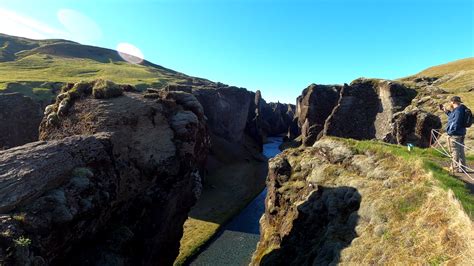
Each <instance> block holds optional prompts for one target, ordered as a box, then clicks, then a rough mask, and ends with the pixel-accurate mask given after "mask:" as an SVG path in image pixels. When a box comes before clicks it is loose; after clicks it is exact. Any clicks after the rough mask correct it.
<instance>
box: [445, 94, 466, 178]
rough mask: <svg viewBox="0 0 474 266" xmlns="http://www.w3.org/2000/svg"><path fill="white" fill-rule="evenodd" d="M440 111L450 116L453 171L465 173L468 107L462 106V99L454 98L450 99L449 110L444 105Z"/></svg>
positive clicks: (449, 134) (448, 132) (449, 131)
mask: <svg viewBox="0 0 474 266" xmlns="http://www.w3.org/2000/svg"><path fill="white" fill-rule="evenodd" d="M440 109H441V110H442V111H444V112H445V114H446V115H447V116H448V125H447V127H446V133H447V134H448V136H449V138H448V140H449V145H450V147H451V152H452V156H453V165H452V166H451V169H452V170H453V171H457V172H463V171H465V170H466V169H465V167H466V155H465V153H464V138H465V136H466V126H465V121H466V118H465V115H466V106H464V104H462V101H461V97H459V96H453V97H451V99H450V108H449V110H448V109H447V108H445V107H444V106H443V105H442V104H441V105H440Z"/></svg>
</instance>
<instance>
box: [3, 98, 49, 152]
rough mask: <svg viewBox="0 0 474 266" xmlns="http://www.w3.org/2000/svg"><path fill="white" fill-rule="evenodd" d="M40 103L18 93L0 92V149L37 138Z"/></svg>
mask: <svg viewBox="0 0 474 266" xmlns="http://www.w3.org/2000/svg"><path fill="white" fill-rule="evenodd" d="M42 118H43V112H42V109H41V107H40V105H39V104H38V103H36V102H34V101H33V100H32V99H30V98H29V97H26V96H23V95H21V94H20V93H0V132H1V134H0V150H2V149H8V148H11V147H15V146H19V145H23V144H26V143H28V142H33V141H37V140H38V135H39V132H38V127H39V124H40V122H41V119H42Z"/></svg>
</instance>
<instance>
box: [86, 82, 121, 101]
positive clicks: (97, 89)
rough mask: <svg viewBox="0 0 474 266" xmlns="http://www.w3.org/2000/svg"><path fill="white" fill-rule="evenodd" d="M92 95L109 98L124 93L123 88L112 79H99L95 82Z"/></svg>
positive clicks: (97, 97)
mask: <svg viewBox="0 0 474 266" xmlns="http://www.w3.org/2000/svg"><path fill="white" fill-rule="evenodd" d="M92 95H93V96H94V98H96V99H107V98H113V97H118V96H121V95H123V90H122V88H121V87H120V86H119V85H117V84H115V83H113V82H112V81H109V80H103V79H99V80H97V81H96V82H95V83H94V87H93V88H92Z"/></svg>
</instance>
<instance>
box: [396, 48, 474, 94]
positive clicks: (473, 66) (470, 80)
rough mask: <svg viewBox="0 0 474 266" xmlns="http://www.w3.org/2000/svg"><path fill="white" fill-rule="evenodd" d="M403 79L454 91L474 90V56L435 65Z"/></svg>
mask: <svg viewBox="0 0 474 266" xmlns="http://www.w3.org/2000/svg"><path fill="white" fill-rule="evenodd" d="M401 80H402V81H407V82H414V83H422V84H423V82H425V83H427V84H428V85H433V86H437V87H440V88H442V89H445V90H446V91H448V92H453V93H457V92H461V93H462V92H467V91H473V90H474V57H470V58H465V59H461V60H456V61H453V62H449V63H446V64H442V65H438V66H433V67H430V68H427V69H425V70H423V71H421V72H420V73H418V74H415V75H412V76H409V77H406V78H402V79H401Z"/></svg>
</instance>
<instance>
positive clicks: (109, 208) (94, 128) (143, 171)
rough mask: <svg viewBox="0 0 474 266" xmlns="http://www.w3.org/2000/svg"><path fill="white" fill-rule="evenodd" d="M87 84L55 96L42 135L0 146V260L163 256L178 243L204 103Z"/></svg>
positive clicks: (123, 260) (199, 152)
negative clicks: (98, 91)
mask: <svg viewBox="0 0 474 266" xmlns="http://www.w3.org/2000/svg"><path fill="white" fill-rule="evenodd" d="M91 86H92V85H91ZM91 92H92V91H91V90H89V89H85V90H81V93H80V94H79V95H76V96H74V97H72V96H71V95H68V92H67V91H66V92H64V93H65V94H66V95H65V96H64V95H63V96H61V97H58V102H57V103H56V105H55V106H53V107H51V108H49V109H48V113H47V117H46V118H45V119H44V121H43V122H42V125H41V139H42V140H44V141H40V142H34V143H30V144H27V145H24V146H21V147H17V148H14V149H10V150H6V151H2V152H0V165H3V166H2V168H1V169H0V192H1V193H0V199H1V200H0V202H1V205H0V213H2V216H1V217H0V232H1V234H0V258H3V259H4V261H5V263H6V264H7V265H10V264H20V265H27V264H29V263H35V264H37V265H41V264H44V263H46V264H62V265H64V264H68V265H71V264H72V265H76V264H77V265H85V264H100V265H137V264H138V265H140V264H144V265H169V264H171V263H172V262H173V260H174V258H175V257H176V255H177V253H178V248H179V240H180V238H181V235H182V230H183V229H182V225H183V223H184V221H185V219H186V218H187V215H188V211H189V209H190V207H191V206H192V205H193V204H194V203H195V201H196V199H197V197H198V196H199V194H200V191H201V178H200V173H199V169H201V168H202V167H203V166H204V162H205V159H206V154H207V150H208V148H209V136H208V134H207V129H206V125H205V121H204V115H203V111H202V106H200V104H199V102H198V101H197V100H196V98H195V97H194V96H193V95H191V94H187V93H179V94H166V95H159V94H156V93H149V94H147V95H141V94H136V93H129V92H124V93H123V95H122V96H118V97H113V98H107V99H94V98H93V97H92V96H91ZM106 95H107V94H106ZM114 95H117V94H115V93H114ZM64 97H65V98H67V99H70V100H71V101H70V102H69V103H68V104H67V108H64V109H62V111H61V112H59V108H60V103H61V102H62V100H63V99H65V98H64ZM52 117H55V118H54V119H51V118H52ZM31 169H34V170H33V171H32V170H31ZM19 239H23V242H21V241H20V242H21V243H20V242H18V241H19ZM15 241H16V242H15ZM19 243H20V244H19Z"/></svg>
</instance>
